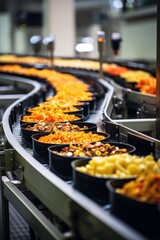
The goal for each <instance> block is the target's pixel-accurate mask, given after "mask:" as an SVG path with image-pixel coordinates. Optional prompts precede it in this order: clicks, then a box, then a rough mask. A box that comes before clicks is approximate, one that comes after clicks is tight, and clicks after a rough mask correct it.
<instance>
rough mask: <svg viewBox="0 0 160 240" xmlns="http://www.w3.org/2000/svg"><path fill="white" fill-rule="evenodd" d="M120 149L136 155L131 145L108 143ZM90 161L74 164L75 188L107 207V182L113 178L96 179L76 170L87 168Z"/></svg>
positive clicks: (82, 160)
mask: <svg viewBox="0 0 160 240" xmlns="http://www.w3.org/2000/svg"><path fill="white" fill-rule="evenodd" d="M108 143H109V144H110V145H115V146H117V147H119V148H126V149H127V152H128V153H130V154H131V153H134V151H135V147H134V146H132V145H129V144H124V143H116V142H108ZM89 160H90V159H87V160H86V159H82V158H81V160H76V161H73V162H72V169H73V186H74V187H75V188H76V189H78V190H79V191H80V192H82V193H84V194H85V195H87V196H88V197H90V198H91V199H92V200H94V201H95V202H97V203H99V204H101V205H105V204H108V202H109V194H108V191H107V189H106V181H107V180H109V179H112V178H109V177H108V178H103V177H95V176H91V175H88V174H85V173H82V172H80V171H77V170H76V167H80V166H85V165H86V164H88V162H89Z"/></svg>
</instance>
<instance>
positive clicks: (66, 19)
mask: <svg viewBox="0 0 160 240" xmlns="http://www.w3.org/2000/svg"><path fill="white" fill-rule="evenodd" d="M44 15H45V16H44V21H45V22H44V31H43V32H45V34H46V35H51V34H54V35H55V38H56V40H55V53H54V54H55V55H56V56H74V45H75V3H74V0H65V1H64V0H46V2H45V12H44Z"/></svg>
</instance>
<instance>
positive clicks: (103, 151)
mask: <svg viewBox="0 0 160 240" xmlns="http://www.w3.org/2000/svg"><path fill="white" fill-rule="evenodd" d="M53 152H54V153H56V154H59V155H62V156H71V157H94V156H109V155H113V154H120V153H126V152H127V149H126V148H119V147H117V146H115V145H110V144H109V143H102V142H96V143H87V144H85V143H84V144H78V145H73V144H70V145H69V146H66V147H64V148H62V150H61V151H60V152H58V151H53Z"/></svg>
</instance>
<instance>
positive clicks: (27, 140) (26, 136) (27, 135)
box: [21, 122, 97, 147]
mask: <svg viewBox="0 0 160 240" xmlns="http://www.w3.org/2000/svg"><path fill="white" fill-rule="evenodd" d="M73 124H75V125H77V126H79V127H80V128H83V127H84V126H87V127H88V129H85V130H81V131H84V132H88V131H97V125H96V124H95V123H89V122H86V123H85V122H74V123H73ZM34 125H35V123H23V124H22V125H21V138H22V142H23V143H24V144H26V145H27V146H30V147H31V146H32V138H31V137H32V135H33V134H36V133H42V132H44V133H47V132H45V131H32V130H28V129H26V128H27V127H28V126H31V127H33V126H34Z"/></svg>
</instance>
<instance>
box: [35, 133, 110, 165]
mask: <svg viewBox="0 0 160 240" xmlns="http://www.w3.org/2000/svg"><path fill="white" fill-rule="evenodd" d="M92 133H96V134H98V135H103V136H105V138H104V139H103V140H101V142H107V140H108V138H109V134H107V133H103V132H94V131H93V132H92ZM49 134H50V133H37V134H34V135H32V147H33V156H34V157H35V158H36V159H37V160H38V161H40V162H41V163H49V152H48V147H50V146H52V145H54V146H55V145H59V144H57V143H55V144H54V143H42V142H39V141H38V139H39V138H40V137H42V136H46V135H49Z"/></svg>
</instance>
